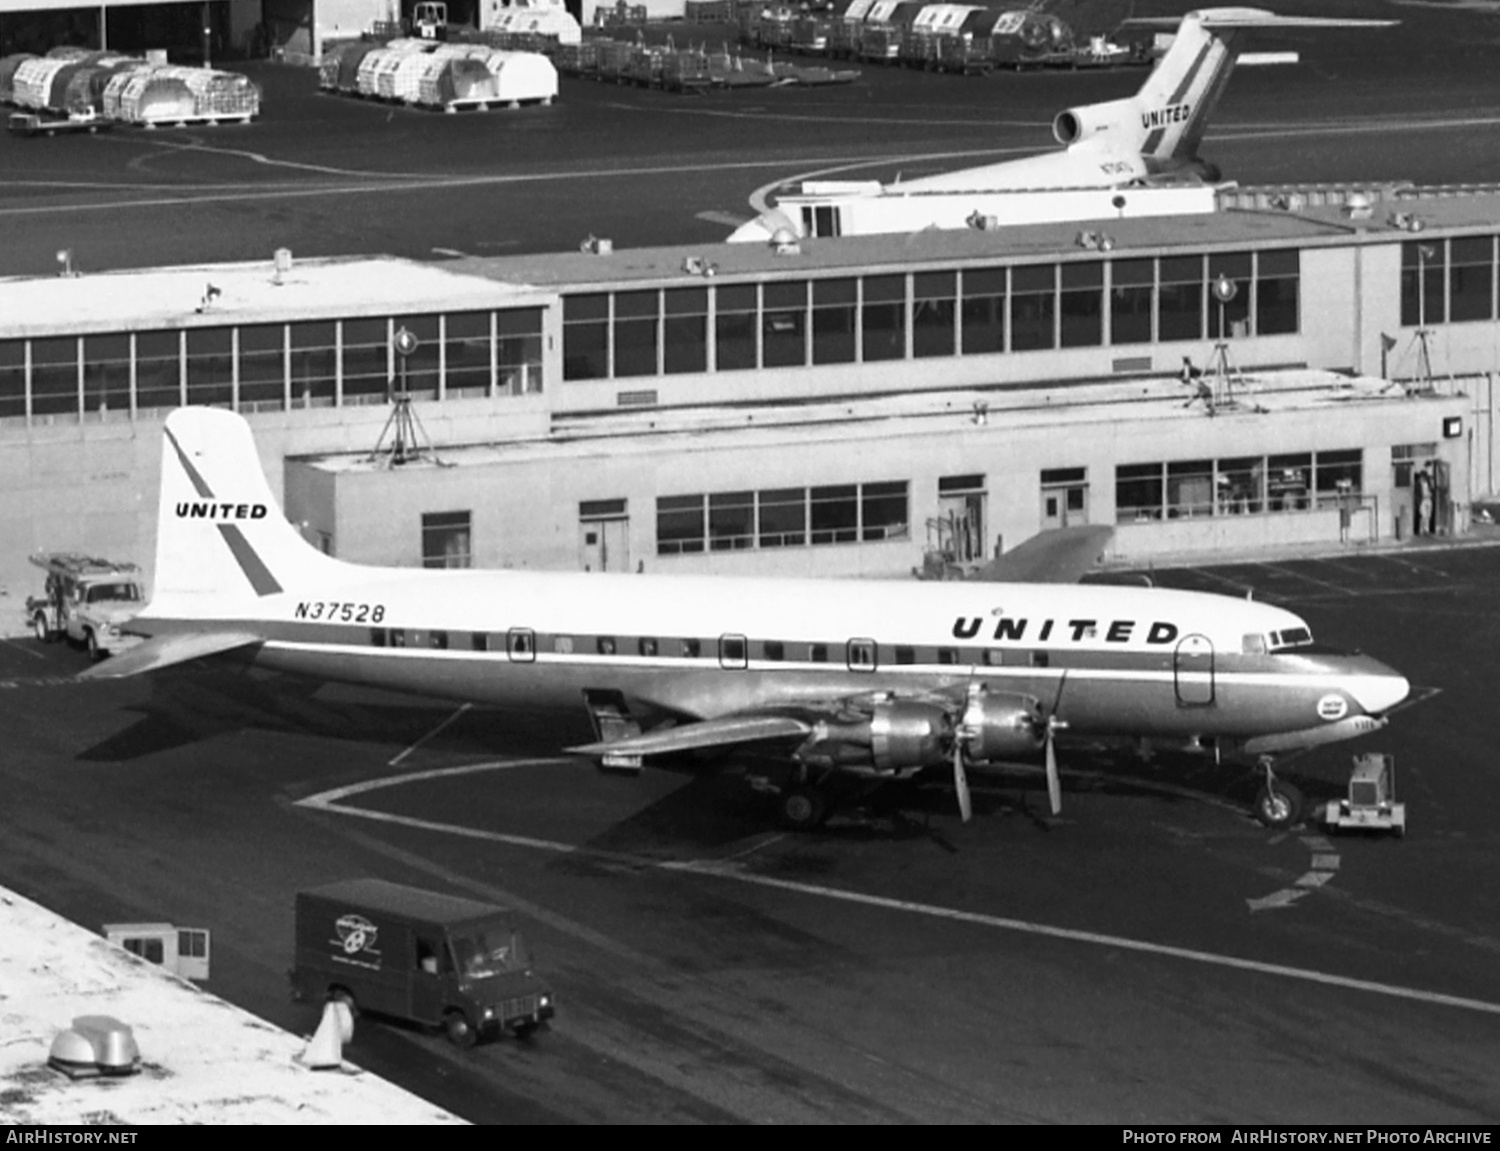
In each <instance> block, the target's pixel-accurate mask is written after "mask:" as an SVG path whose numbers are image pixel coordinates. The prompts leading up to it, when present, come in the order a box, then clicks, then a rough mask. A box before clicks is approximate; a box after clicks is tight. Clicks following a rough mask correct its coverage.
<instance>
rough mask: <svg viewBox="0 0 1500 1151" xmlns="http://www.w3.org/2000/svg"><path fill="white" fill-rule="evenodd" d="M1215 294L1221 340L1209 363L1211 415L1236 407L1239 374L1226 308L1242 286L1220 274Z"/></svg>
mask: <svg viewBox="0 0 1500 1151" xmlns="http://www.w3.org/2000/svg"><path fill="white" fill-rule="evenodd" d="M1213 293H1214V300H1215V301H1216V302H1217V303H1218V305H1219V339H1218V342H1216V343H1215V344H1214V354H1213V356H1212V357H1211V358H1210V359H1209V361H1208V373H1209V374H1210V375H1211V376H1212V378H1213V385H1212V386H1213V398H1212V400H1210V402H1209V405H1208V414H1209V415H1213V414H1214V412H1215V411H1217V410H1218V409H1219V408H1228V407H1233V406H1234V380H1235V376H1236V375H1238V372H1237V371H1236V370H1235V366H1234V360H1233V358H1232V357H1231V356H1230V354H1229V332H1228V330H1227V329H1226V328H1225V327H1224V308H1225V307H1226V306H1227V305H1229V304H1231V303H1233V302H1234V299H1235V297H1236V296H1238V295H1239V294H1240V286H1239V285H1238V284H1236V283H1235V282H1234V281H1233V280H1231V279H1230V278H1229V277H1228V276H1226V275H1225V274H1224V273H1223V272H1220V273H1219V278H1218V279H1217V280H1215V281H1214V283H1213Z"/></svg>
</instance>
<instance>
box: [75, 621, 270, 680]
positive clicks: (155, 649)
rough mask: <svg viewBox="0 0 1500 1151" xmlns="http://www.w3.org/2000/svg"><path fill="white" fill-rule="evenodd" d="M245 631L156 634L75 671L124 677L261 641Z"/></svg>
mask: <svg viewBox="0 0 1500 1151" xmlns="http://www.w3.org/2000/svg"><path fill="white" fill-rule="evenodd" d="M261 638H262V637H261V636H259V635H256V634H255V633H254V632H249V631H196V632H185V633H181V634H177V635H159V636H154V637H153V638H151V639H148V640H147V641H146V642H145V643H142V644H137V645H136V646H135V647H133V648H130V649H128V650H126V651H122V652H121V653H120V654H118V655H112V656H110V657H109V658H108V659H106V660H103V661H101V662H99V663H96V664H94V666H93V667H90V668H89V669H87V670H86V671H81V672H79V673H78V678H79V679H125V678H126V677H127V676H132V675H140V674H142V673H143V672H148V671H156V670H157V669H159V668H163V667H171V666H172V665H173V664H177V663H187V662H188V661H189V660H194V659H202V658H203V657H204V656H209V655H218V654H219V653H220V652H226V651H234V650H235V649H236V648H242V647H249V646H250V645H251V644H257V643H260V642H261Z"/></svg>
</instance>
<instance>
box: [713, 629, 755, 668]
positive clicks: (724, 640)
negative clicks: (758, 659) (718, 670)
mask: <svg viewBox="0 0 1500 1151" xmlns="http://www.w3.org/2000/svg"><path fill="white" fill-rule="evenodd" d="M749 647H750V645H749V643H748V642H746V640H745V637H744V636H742V635H721V636H720V637H719V666H720V667H724V668H730V669H739V668H744V667H746V666H747V665H748V664H749V662H750V661H749V657H748V654H747V653H748V650H749Z"/></svg>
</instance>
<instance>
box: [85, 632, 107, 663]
mask: <svg viewBox="0 0 1500 1151" xmlns="http://www.w3.org/2000/svg"><path fill="white" fill-rule="evenodd" d="M83 646H84V647H86V648H88V649H89V659H91V660H93V661H94V662H95V663H98V662H99V661H100V660H101V659H103V658H104V654H105V653H104V652H103V651H102V650H100V647H99V640H98V637H97V636H95V635H94V632H93V629H92V628H91V629H90V630H88V631H86V632H84V633H83Z"/></svg>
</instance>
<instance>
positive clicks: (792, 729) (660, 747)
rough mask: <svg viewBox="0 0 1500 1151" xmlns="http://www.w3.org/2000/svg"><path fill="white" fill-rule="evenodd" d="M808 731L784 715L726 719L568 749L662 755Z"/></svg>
mask: <svg viewBox="0 0 1500 1151" xmlns="http://www.w3.org/2000/svg"><path fill="white" fill-rule="evenodd" d="M811 730H812V725H811V724H810V723H808V722H807V721H805V720H801V719H794V718H793V717H791V716H786V715H727V716H724V717H723V718H721V719H705V720H700V721H698V722H695V723H685V724H683V725H682V726H680V727H669V728H663V729H658V730H656V731H648V732H646V733H645V734H644V735H632V736H627V737H626V738H624V739H616V740H606V741H604V742H602V743H586V744H584V745H583V746H581V747H570V748H568V751H570V752H572V753H573V754H575V755H612V756H613V755H666V754H668V753H670V752H674V751H693V750H695V749H697V748H703V747H729V746H732V745H734V744H741V743H755V742H757V741H759V740H763V739H786V738H790V737H793V736H803V735H806V734H807V733H808V732H810V731H811Z"/></svg>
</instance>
